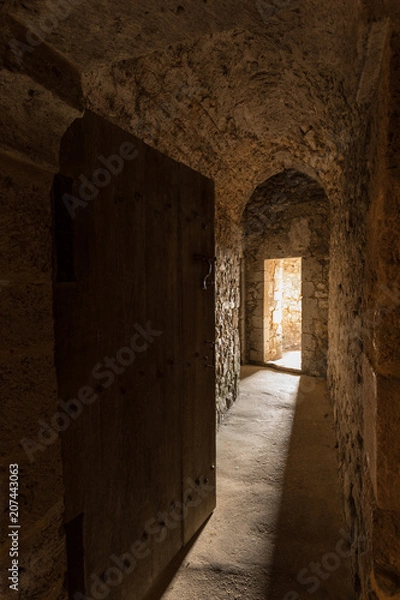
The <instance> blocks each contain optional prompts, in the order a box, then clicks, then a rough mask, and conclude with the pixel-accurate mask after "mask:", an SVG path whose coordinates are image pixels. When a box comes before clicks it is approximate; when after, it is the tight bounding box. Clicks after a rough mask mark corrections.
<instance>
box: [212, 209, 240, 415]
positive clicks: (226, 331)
mask: <svg viewBox="0 0 400 600" xmlns="http://www.w3.org/2000/svg"><path fill="white" fill-rule="evenodd" d="M235 241H236V243H235ZM240 257H241V231H240V227H239V225H238V224H236V223H235V222H233V221H230V220H228V219H226V220H225V219H224V218H223V215H220V214H218V212H217V218H216V258H217V260H216V272H215V290H216V295H215V305H216V313H215V319H216V348H215V360H216V367H215V368H216V386H217V387H216V398H217V421H218V422H219V421H220V420H221V418H222V415H223V414H224V413H225V412H226V411H227V410H228V408H229V407H230V406H232V404H233V402H234V401H235V400H236V398H237V394H238V390H239V372H240V340H239V308H240V289H239V281H240Z"/></svg>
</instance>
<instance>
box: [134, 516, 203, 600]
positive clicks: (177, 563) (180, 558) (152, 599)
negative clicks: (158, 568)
mask: <svg viewBox="0 0 400 600" xmlns="http://www.w3.org/2000/svg"><path fill="white" fill-rule="evenodd" d="M210 518H211V515H210V517H209V518H208V519H207V520H206V521H205V523H204V524H203V525H202V526H201V527H200V529H199V531H198V532H197V533H196V534H195V535H194V536H193V537H192V539H191V540H190V541H189V542H188V543H187V544H186V546H184V547H183V548H182V549H181V550H180V552H178V554H177V555H176V556H175V558H174V559H173V560H172V561H171V562H170V564H169V565H168V567H167V568H166V569H165V571H164V572H163V573H161V575H160V577H159V578H158V580H157V581H156V583H155V585H154V587H153V589H152V591H151V592H150V593H149V594H147V596H146V597H145V598H144V599H143V600H160V598H162V597H163V595H164V592H165V590H166V589H167V588H168V586H169V585H170V583H171V581H172V580H173V579H174V577H175V575H176V574H177V572H178V571H179V569H180V568H181V566H182V563H183V562H184V560H185V558H186V556H187V555H188V554H189V552H190V551H191V549H192V548H193V546H194V544H195V543H196V541H197V540H198V538H199V537H200V536H201V534H202V532H203V530H204V528H205V527H206V526H207V523H208V521H209V520H210Z"/></svg>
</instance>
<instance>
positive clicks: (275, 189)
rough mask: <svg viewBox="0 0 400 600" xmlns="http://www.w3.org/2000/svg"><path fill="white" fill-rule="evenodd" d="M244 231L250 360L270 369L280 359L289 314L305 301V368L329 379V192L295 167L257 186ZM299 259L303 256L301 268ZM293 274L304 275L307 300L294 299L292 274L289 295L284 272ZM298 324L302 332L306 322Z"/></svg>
mask: <svg viewBox="0 0 400 600" xmlns="http://www.w3.org/2000/svg"><path fill="white" fill-rule="evenodd" d="M244 232H245V243H244V259H245V286H246V290H245V308H246V319H245V323H246V327H245V338H244V339H243V340H242V343H244V345H245V349H246V350H245V353H244V355H245V360H246V362H248V363H255V364H266V363H267V362H268V361H270V360H274V359H277V358H280V356H281V354H282V346H283V341H284V335H283V331H282V323H283V321H285V314H286V315H289V317H290V318H289V319H288V318H287V316H286V320H287V321H288V323H290V322H291V317H295V313H296V315H297V314H298V312H299V308H298V307H299V301H301V309H300V311H301V352H302V360H301V368H302V370H303V372H305V373H307V374H309V375H316V376H325V375H326V368H327V352H328V288H329V202H328V198H327V196H326V194H325V192H324V190H323V188H322V187H321V185H320V184H319V183H318V182H316V181H315V180H313V179H312V178H311V177H309V176H308V175H306V174H304V173H301V172H299V171H296V170H293V169H287V170H285V171H282V172H281V173H278V174H277V175H274V176H273V177H271V178H269V179H268V180H267V181H265V182H264V183H262V184H261V185H259V186H258V187H257V188H256V190H255V191H254V193H253V195H252V197H251V199H250V201H249V203H248V204H247V206H246V209H245V212H244ZM296 259H297V260H300V259H301V266H300V268H297V269H296V267H295V266H294V265H295V264H296V262H294V261H295V260H296ZM297 264H299V263H297ZM294 271H297V276H298V277H300V276H301V296H300V297H299V294H297V297H296V294H294V298H293V300H292V301H291V302H290V301H289V300H290V297H291V296H293V291H292V283H291V281H292V279H293V277H291V276H288V279H287V281H289V283H288V284H286V288H287V290H286V291H287V293H286V296H285V290H284V289H282V288H283V287H284V286H283V281H284V278H283V273H284V272H287V273H288V274H289V275H290V273H291V272H292V274H293V273H294ZM300 273H301V275H300ZM284 313H285V314H284ZM292 320H293V322H294V323H295V325H296V327H298V326H299V325H298V321H299V317H298V316H297V317H296V318H293V319H292ZM287 337H289V338H290V336H287Z"/></svg>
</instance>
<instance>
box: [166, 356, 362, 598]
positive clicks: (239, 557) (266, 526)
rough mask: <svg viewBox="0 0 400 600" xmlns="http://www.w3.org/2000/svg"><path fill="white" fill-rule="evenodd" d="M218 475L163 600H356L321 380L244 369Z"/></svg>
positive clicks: (223, 435)
mask: <svg viewBox="0 0 400 600" xmlns="http://www.w3.org/2000/svg"><path fill="white" fill-rule="evenodd" d="M217 466H218V497H217V509H216V510H215V512H214V514H213V515H212V517H211V519H210V520H209V521H208V523H207V525H206V526H205V528H204V530H203V532H202V533H201V535H200V536H199V538H198V539H197V542H196V543H195V544H194V546H193V548H192V549H191V551H190V552H189V554H187V555H186V557H185V559H184V561H183V563H182V565H181V567H180V569H179V571H178V573H177V575H176V577H175V578H174V579H173V581H172V583H171V584H170V586H169V587H168V589H167V591H166V592H165V593H164V595H163V596H162V598H163V600H201V599H207V600H228V599H230V600H234V599H237V600H239V599H247V600H261V599H263V600H265V599H267V600H299V599H302V600H308V599H309V600H352V599H353V598H354V595H353V592H352V586H351V574H350V567H349V558H344V555H348V554H350V551H349V546H348V541H347V540H346V539H345V533H344V531H343V530H344V524H343V520H342V511H341V505H342V504H341V498H340V493H339V490H340V486H339V480H338V475H337V464H336V450H335V439H334V434H333V418H332V411H331V408H330V405H329V403H328V401H327V397H326V386H325V383H324V382H323V381H320V380H316V379H313V378H310V377H304V376H302V377H300V376H298V375H291V374H284V373H280V372H278V371H275V370H272V369H265V368H258V367H245V368H244V369H243V379H242V383H241V394H240V399H239V400H238V402H237V403H236V404H235V406H234V407H233V408H232V409H231V410H230V411H229V413H228V415H227V416H226V418H225V420H224V422H223V424H222V426H221V428H220V431H219V433H218V460H217ZM313 563H315V564H313ZM312 571H314V572H312Z"/></svg>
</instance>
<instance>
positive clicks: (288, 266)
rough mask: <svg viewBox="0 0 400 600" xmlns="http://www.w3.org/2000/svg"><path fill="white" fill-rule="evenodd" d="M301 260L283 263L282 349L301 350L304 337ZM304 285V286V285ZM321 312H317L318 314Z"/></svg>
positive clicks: (290, 260)
mask: <svg viewBox="0 0 400 600" xmlns="http://www.w3.org/2000/svg"><path fill="white" fill-rule="evenodd" d="M301 272H302V269H301V260H299V259H295V258H287V259H284V260H283V261H282V349H283V350H299V349H300V348H301V335H302V317H301V306H302V302H301V299H302V292H301V289H302V285H301V281H302V278H301ZM303 285H304V284H303ZM318 313H320V311H318V310H317V314H318Z"/></svg>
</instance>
